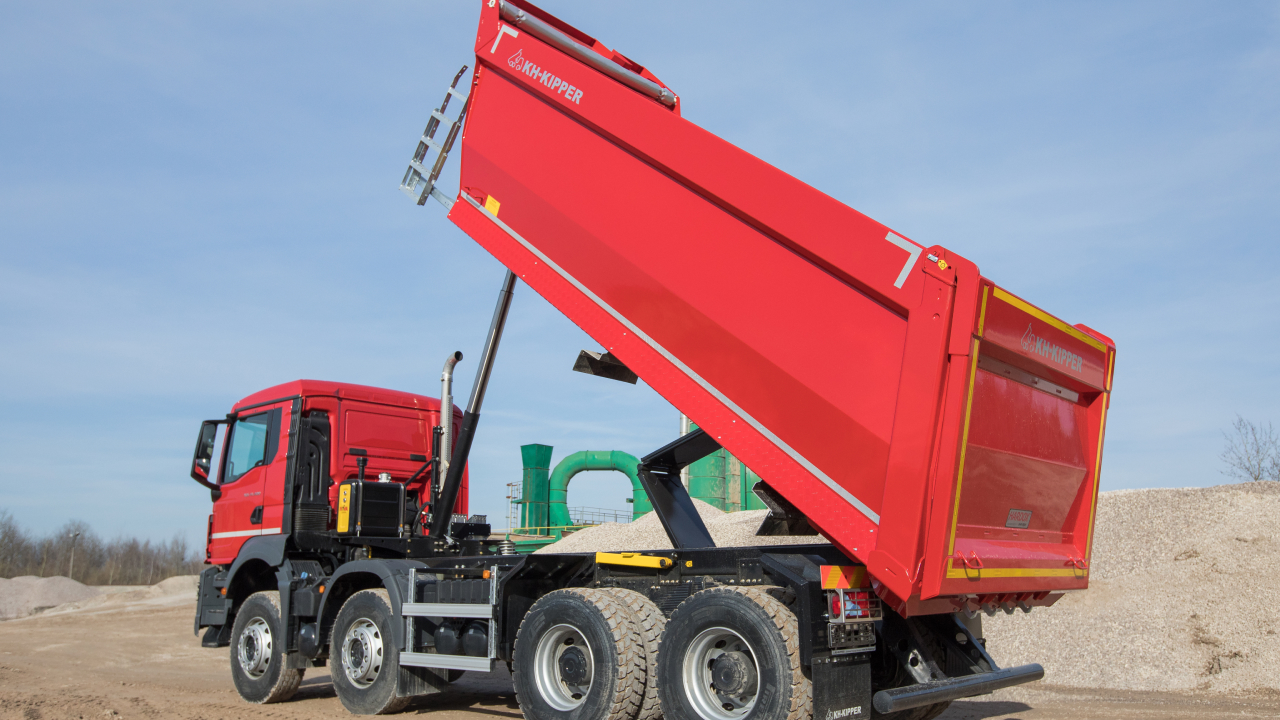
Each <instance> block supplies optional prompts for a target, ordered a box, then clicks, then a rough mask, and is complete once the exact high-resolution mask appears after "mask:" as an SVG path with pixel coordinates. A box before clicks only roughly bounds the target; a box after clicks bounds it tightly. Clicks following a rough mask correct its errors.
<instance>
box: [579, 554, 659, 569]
mask: <svg viewBox="0 0 1280 720" xmlns="http://www.w3.org/2000/svg"><path fill="white" fill-rule="evenodd" d="M596 562H597V563H599V564H601V565H630V566H632V567H646V568H657V569H659V570H662V569H664V568H669V567H671V558H664V557H654V556H652V555H641V554H640V553H633V552H629V553H603V552H598V553H596Z"/></svg>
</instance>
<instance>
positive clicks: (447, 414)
mask: <svg viewBox="0 0 1280 720" xmlns="http://www.w3.org/2000/svg"><path fill="white" fill-rule="evenodd" d="M461 361H462V353H461V352H460V351H458V352H454V353H453V354H451V355H450V356H449V357H448V359H446V360H445V361H444V371H443V372H441V373H440V431H441V436H440V471H439V477H446V476H447V474H448V472H449V460H451V459H452V456H451V455H450V454H449V450H450V449H451V448H452V447H453V368H454V366H455V365H457V364H458V363H459V362H461ZM432 510H433V511H434V510H435V508H432Z"/></svg>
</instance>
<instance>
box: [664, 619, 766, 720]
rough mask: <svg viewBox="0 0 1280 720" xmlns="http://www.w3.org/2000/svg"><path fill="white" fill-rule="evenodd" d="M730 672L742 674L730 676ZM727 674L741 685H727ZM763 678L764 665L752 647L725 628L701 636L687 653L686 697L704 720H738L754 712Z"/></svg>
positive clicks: (685, 667) (685, 665) (691, 644)
mask: <svg viewBox="0 0 1280 720" xmlns="http://www.w3.org/2000/svg"><path fill="white" fill-rule="evenodd" d="M727 669H734V670H738V671H739V672H738V673H736V674H734V673H726V670H727ZM726 674H729V675H731V676H732V677H734V678H736V680H737V684H736V685H732V684H729V683H726V682H725V678H724V676H725V675H726ZM717 676H719V678H717ZM759 677H760V665H759V663H758V662H757V661H756V654H755V651H754V650H752V649H751V645H750V644H748V643H747V641H746V640H745V639H744V638H743V637H742V636H741V635H739V634H738V633H736V632H734V631H733V630H730V629H729V628H724V627H714V628H709V629H707V630H703V631H702V632H701V633H699V634H698V636H697V637H696V638H694V639H693V642H692V643H690V644H689V649H688V650H686V651H685V654H684V662H683V664H682V668H681V679H682V680H683V682H684V693H685V696H686V697H687V698H688V699H689V704H691V705H692V706H693V709H694V711H696V712H697V713H698V716H699V717H701V718H704V720H738V719H739V718H742V717H744V716H745V715H746V714H747V713H749V712H751V709H752V708H754V707H755V706H756V696H757V693H758V692H759V685H760V682H759ZM717 682H719V684H717Z"/></svg>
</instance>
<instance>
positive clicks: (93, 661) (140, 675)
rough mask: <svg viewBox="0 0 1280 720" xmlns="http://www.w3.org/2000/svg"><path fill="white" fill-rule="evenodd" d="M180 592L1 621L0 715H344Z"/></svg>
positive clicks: (1006, 701) (487, 691)
mask: <svg viewBox="0 0 1280 720" xmlns="http://www.w3.org/2000/svg"><path fill="white" fill-rule="evenodd" d="M193 613H194V604H193V603H192V602H191V600H189V599H188V597H181V596H180V597H172V598H159V599H156V600H151V601H147V602H138V603H130V604H126V605H117V606H105V607H99V608H85V609H82V610H78V611H73V612H57V611H54V612H51V613H46V614H41V615H36V616H33V617H29V618H23V619H20V620H11V621H8V622H0V718H3V719H6V720H7V719H8V718H15V719H21V720H43V719H45V718H209V719H210V720H235V719H238V718H280V719H285V718H300V719H301V718H306V719H307V720H312V719H315V718H330V717H333V718H345V717H350V716H349V715H347V713H346V711H345V710H344V709H343V707H342V704H341V703H340V702H339V701H338V699H337V697H336V696H335V695H334V693H333V688H332V686H331V685H330V683H329V676H328V673H327V671H326V670H324V669H319V670H311V671H308V675H307V677H306V679H305V680H304V681H303V685H302V689H301V691H300V692H299V693H298V695H297V696H296V697H295V698H294V699H293V700H292V701H290V702H287V703H282V704H279V705H266V706H254V705H249V704H247V703H244V702H243V701H241V700H240V698H239V697H238V696H237V695H236V692H235V690H234V689H233V688H232V686H231V677H230V670H229V668H228V663H229V660H228V652H227V650H226V649H219V650H208V649H204V648H202V647H200V642H199V640H198V639H197V638H196V637H195V635H193V634H192V626H191V622H192V616H193ZM423 713H433V714H434V715H435V716H436V717H438V718H440V720H464V719H465V720H487V719H491V718H495V717H497V718H519V717H521V714H520V708H519V707H518V706H517V705H516V702H515V694H514V692H513V691H512V688H511V680H510V677H509V676H508V675H507V673H506V671H505V670H500V671H499V672H497V673H494V674H493V675H492V676H485V675H482V674H479V673H469V674H468V675H467V676H465V677H464V678H462V679H461V680H460V681H459V682H457V683H455V685H454V687H453V689H452V690H451V691H450V692H447V693H443V694H440V695H435V696H428V697H424V698H421V699H419V700H417V701H416V702H415V703H414V704H413V705H412V706H410V708H409V709H408V710H406V711H405V714H406V715H414V714H423ZM941 717H942V718H945V719H947V720H1000V719H1008V720H1012V719H1014V718H1019V719H1022V720H1060V719H1061V720H1066V719H1067V718H1071V719H1073V720H1075V719H1092V718H1099V719H1101V718H1118V719H1121V720H1126V719H1134V720H1139V719H1140V720H1160V719H1162V718H1179V719H1180V720H1199V719H1202V718H1203V719H1205V720H1208V719H1209V718H1214V719H1215V720H1216V719H1217V718H1274V717H1280V696H1260V697H1251V698H1236V699H1232V698H1224V697H1221V696H1201V695H1181V694H1173V693H1126V692H1117V691H1087V690H1078V689H1055V688H1053V687H1051V686H1046V685H1039V686H1036V687H1033V688H1015V689H1011V690H1006V691H1002V692H1000V693H998V694H996V695H991V696H987V697H984V698H980V699H975V700H969V701H961V702H957V703H955V704H953V705H952V708H951V709H950V710H948V711H947V713H946V714H945V715H942V716H941Z"/></svg>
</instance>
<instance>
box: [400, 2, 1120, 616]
mask: <svg viewBox="0 0 1280 720" xmlns="http://www.w3.org/2000/svg"><path fill="white" fill-rule="evenodd" d="M476 58H477V63H476V70H475V74H474V76H473V78H472V87H471V91H470V96H469V99H468V101H467V102H468V106H467V111H466V124H465V130H464V132H463V135H462V151H461V154H462V170H461V193H460V195H459V198H458V200H457V202H456V204H454V205H453V207H452V209H451V211H450V214H449V217H450V219H451V220H452V221H453V222H454V223H456V224H457V225H458V226H459V227H460V228H462V229H463V230H464V231H465V232H466V233H467V234H468V235H470V236H471V237H472V238H474V239H475V240H476V241H477V242H479V243H480V244H481V245H482V246H484V247H485V248H486V249H487V250H488V251H489V252H491V253H492V254H493V255H494V256H495V257H497V258H498V259H499V260H500V261H501V262H502V263H503V264H504V265H506V266H507V267H508V268H510V269H512V270H513V271H514V272H515V273H516V274H517V275H518V276H519V277H520V279H521V280H523V281H524V282H526V283H528V284H529V285H530V286H531V287H532V288H534V289H535V290H536V291H537V292H538V293H539V294H540V295H542V296H543V297H545V298H546V299H547V300H548V301H550V302H551V303H552V304H554V305H555V306H556V307H557V308H559V309H560V310H561V311H562V312H564V313H565V314H566V315H567V316H568V317H569V318H570V319H571V320H573V321H574V322H575V323H576V324H577V325H578V326H579V327H581V328H582V329H583V330H585V331H586V332H587V333H588V334H590V335H591V336H592V337H593V338H594V339H595V340H596V341H597V342H599V343H600V344H601V345H602V346H603V347H604V348H607V349H608V350H609V351H610V352H612V353H613V354H614V355H615V356H616V357H618V358H620V359H621V360H622V361H623V362H624V363H626V365H627V366H628V367H630V368H631V369H632V370H634V371H635V372H636V373H637V374H638V375H639V376H640V377H642V378H643V379H644V380H645V382H647V383H649V385H651V386H652V387H653V388H654V389H655V390H657V391H658V392H659V393H661V394H662V395H663V397H665V398H666V399H667V400H669V401H670V402H671V403H672V404H673V405H675V406H676V407H678V408H679V409H680V410H681V411H682V412H684V413H686V414H687V415H689V417H690V418H692V419H693V421H695V422H696V423H697V424H698V425H699V426H700V427H702V428H704V429H705V430H706V431H707V432H708V433H710V434H711V435H713V436H714V437H715V438H716V439H717V440H718V441H719V442H720V443H721V444H722V445H723V446H724V447H725V448H727V449H729V450H730V451H731V452H733V453H734V454H735V455H736V456H738V457H739V458H741V459H742V461H743V462H744V463H745V464H746V465H748V466H749V467H750V468H751V469H752V470H754V471H755V472H756V473H758V474H759V475H760V476H761V477H762V478H764V480H765V482H766V483H767V484H768V485H769V486H770V487H771V488H772V489H773V490H775V491H776V492H777V493H778V494H780V495H781V496H783V497H784V498H786V499H787V500H789V501H790V502H791V503H792V504H794V505H795V507H796V508H797V509H798V510H799V511H801V512H802V513H803V514H804V515H805V516H807V517H808V518H809V520H810V522H811V523H812V524H813V525H814V526H816V527H817V528H818V529H820V530H821V532H822V534H823V535H825V536H826V537H827V538H829V539H830V540H831V541H832V542H833V543H834V544H835V545H836V546H837V547H838V548H839V549H840V550H842V551H843V552H844V553H845V554H847V555H848V556H850V557H852V558H856V559H857V560H858V561H860V562H863V563H865V564H866V566H867V568H868V571H869V573H870V574H871V576H872V577H873V578H874V579H875V581H876V583H877V590H878V591H879V592H880V593H881V596H882V597H884V598H885V599H886V600H888V601H889V602H890V603H891V604H892V605H893V606H894V607H895V609H897V610H898V611H899V612H900V613H903V614H919V613H934V612H947V611H954V610H955V609H957V607H959V606H964V605H968V606H969V607H970V608H972V607H974V606H975V605H979V604H989V603H990V604H1004V605H1005V606H1006V607H1010V606H1012V605H1016V604H1018V603H1025V604H1027V605H1036V604H1044V603H1047V602H1052V600H1053V599H1056V594H1054V593H1055V591H1062V590H1068V589H1079V588H1084V587H1086V586H1087V584H1088V575H1089V549H1090V538H1091V536H1092V525H1093V517H1094V510H1095V500H1096V496H1097V488H1098V479H1099V468H1100V463H1101V459H1102V440H1103V428H1104V425H1105V416H1106V408H1107V405H1108V401H1109V396H1110V389H1111V379H1112V378H1111V375H1112V368H1113V366H1114V360H1115V348H1114V344H1113V343H1112V342H1111V340H1109V339H1108V338H1107V337H1105V336H1103V335H1102V334H1100V333H1098V332H1096V331H1094V330H1091V329H1090V328H1088V327H1085V326H1084V325H1071V324H1068V323H1066V322H1064V321H1062V320H1059V319H1058V318H1056V317H1054V316H1053V315H1051V314H1049V313H1047V312H1045V311H1043V310H1041V309H1039V308H1037V307H1035V306H1034V305H1032V304H1030V303H1029V302H1027V301H1025V300H1023V299H1021V298H1019V297H1017V296H1015V295H1014V294H1012V293H1011V292H1009V291H1007V290H1005V289H1003V288H1002V287H1000V286H998V285H996V284H995V283H993V282H992V281H991V280H988V279H986V278H984V277H982V275H981V274H980V273H979V271H978V268H977V266H976V265H975V264H974V263H972V262H970V261H969V260H967V259H965V258H963V257H961V256H959V255H957V254H956V253H955V252H953V251H951V250H948V249H946V248H943V247H940V246H936V245H935V246H929V247H926V246H922V245H920V244H919V243H917V242H915V241H913V240H911V239H909V238H907V237H905V236H903V235H902V234H900V233H896V232H894V231H893V230H892V229H890V228H889V227H888V226H886V225H883V224H881V223H879V222H877V221H875V220H872V219H871V218H869V217H867V216H865V215H863V214H861V213H859V212H858V211H856V210H854V209H852V208H849V207H847V206H845V205H843V204H841V203H839V202H837V201H836V200H834V199H832V198H830V197H828V196H826V195H824V194H823V193H821V192H819V191H818V190H815V189H814V188H812V187H809V186H808V185H806V184H804V183H803V182H801V181H799V180H797V179H795V178H793V177H791V176H789V175H787V174H786V173H784V172H782V171H781V170H778V169H777V168H774V167H772V166H770V165H769V164H768V163H765V162H764V161H762V160H760V159H759V158H756V157H754V156H752V155H751V154H750V153H747V152H745V151H743V150H741V149H739V148H737V147H735V146H733V145H732V144H730V143H728V142H726V141H724V140H723V139H721V138H719V137H716V136H715V135H713V134H711V133H709V132H707V131H706V130H704V129H702V128H700V127H698V126H697V125H694V124H693V123H691V122H689V121H687V120H684V119H683V118H682V117H681V116H680V101H679V99H678V98H677V97H676V96H675V95H674V93H673V92H671V91H670V90H669V89H668V88H666V87H665V86H664V85H662V83H661V82H660V81H659V80H658V79H657V78H656V77H654V76H653V75H652V74H651V73H649V72H648V71H646V70H645V69H644V68H642V67H640V66H639V65H637V64H636V63H634V62H632V61H631V60H629V59H627V58H625V57H623V56H622V55H620V54H618V53H615V52H613V51H611V50H609V49H608V48H606V47H605V46H604V45H602V44H601V43H599V42H598V41H596V40H594V39H593V38H591V37H588V36H587V35H585V34H583V33H581V32H579V31H577V30H576V29H574V28H572V27H570V26H568V25H567V24H565V23H563V22H561V21H559V20H558V19H556V18H554V17H552V16H550V15H549V14H547V13H545V12H543V11H541V10H539V9H537V8H535V7H533V6H532V5H530V4H528V3H525V2H513V1H502V2H497V3H494V2H489V3H485V5H484V8H483V10H482V13H481V18H480V24H479V31H478V33H477V37H476ZM424 199H425V198H424Z"/></svg>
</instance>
